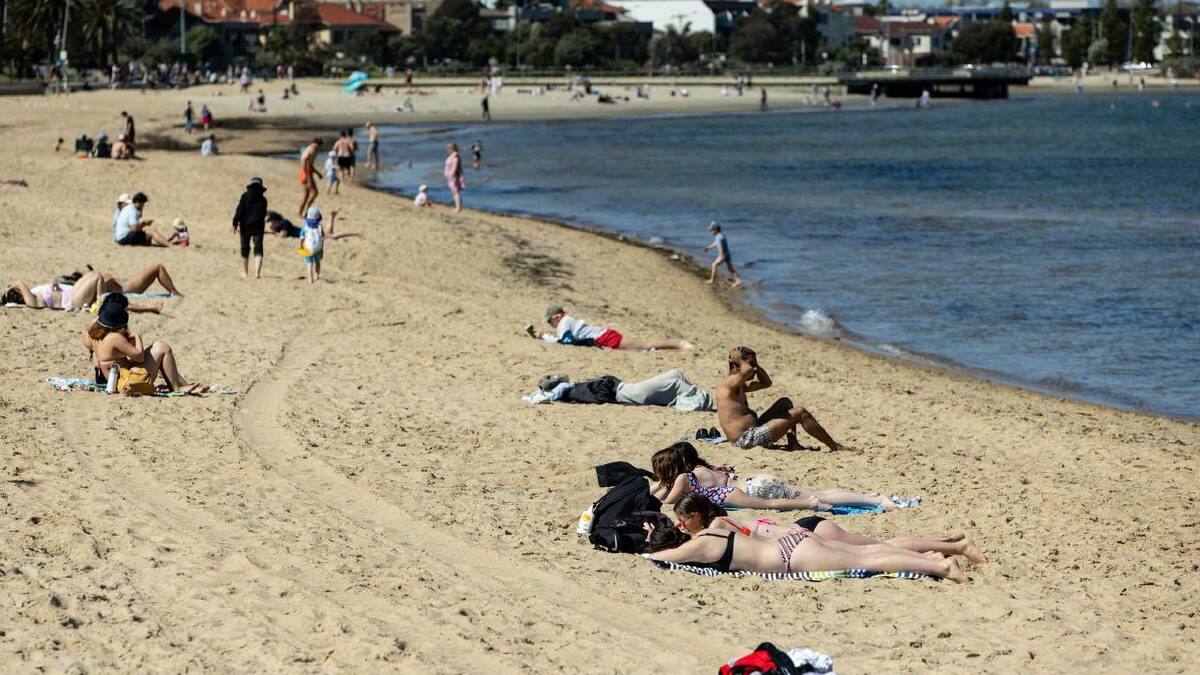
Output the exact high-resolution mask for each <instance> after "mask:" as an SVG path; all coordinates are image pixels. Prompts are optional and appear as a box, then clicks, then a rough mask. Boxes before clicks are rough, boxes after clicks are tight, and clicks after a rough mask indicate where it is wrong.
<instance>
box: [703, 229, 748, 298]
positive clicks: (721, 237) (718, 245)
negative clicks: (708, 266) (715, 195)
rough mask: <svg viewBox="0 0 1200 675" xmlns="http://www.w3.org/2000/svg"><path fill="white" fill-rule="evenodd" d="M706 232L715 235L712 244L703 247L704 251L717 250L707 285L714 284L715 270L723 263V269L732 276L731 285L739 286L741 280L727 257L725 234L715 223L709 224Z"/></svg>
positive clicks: (731, 259)
mask: <svg viewBox="0 0 1200 675" xmlns="http://www.w3.org/2000/svg"><path fill="white" fill-rule="evenodd" d="M708 231H709V232H711V233H712V234H713V235H715V238H714V239H713V242H712V243H711V244H709V245H708V246H705V247H704V250H705V251H711V250H712V249H714V248H715V249H717V259H716V260H714V261H713V264H712V272H711V273H710V274H709V275H708V283H710V284H711V283H714V282H716V280H717V269H719V268H720V267H721V263H725V267H727V268H728V269H729V273H730V274H731V275H733V285H734V286H735V287H736V286H741V285H742V278H741V277H740V276H738V273H737V270H735V269H733V258H732V257H731V256H730V255H729V240H728V239H726V238H725V234H724V233H723V232H721V226H720V225H718V224H717V223H715V222H713V223H709V225H708Z"/></svg>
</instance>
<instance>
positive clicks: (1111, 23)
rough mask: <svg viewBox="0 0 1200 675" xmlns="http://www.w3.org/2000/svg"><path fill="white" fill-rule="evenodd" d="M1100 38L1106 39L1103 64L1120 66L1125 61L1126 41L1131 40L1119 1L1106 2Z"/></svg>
mask: <svg viewBox="0 0 1200 675" xmlns="http://www.w3.org/2000/svg"><path fill="white" fill-rule="evenodd" d="M1100 37H1102V38H1104V44H1105V50H1104V61H1103V63H1107V64H1111V65H1114V66H1115V65H1118V64H1120V63H1121V62H1122V61H1124V60H1125V41H1126V40H1127V39H1128V38H1129V31H1128V26H1127V24H1126V23H1125V18H1124V17H1123V16H1121V10H1120V8H1118V7H1117V0H1105V2H1104V11H1102V12H1101V13H1100Z"/></svg>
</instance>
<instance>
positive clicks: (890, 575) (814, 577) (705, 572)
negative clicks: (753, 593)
mask: <svg viewBox="0 0 1200 675" xmlns="http://www.w3.org/2000/svg"><path fill="white" fill-rule="evenodd" d="M647 560H650V562H651V563H652V564H653V565H654V566H655V567H658V568H661V569H664V570H670V571H673V572H691V573H692V574H698V575H700V576H702V577H733V578H735V579H736V578H741V577H758V578H761V579H766V580H767V581H828V580H829V579H871V578H876V577H878V578H884V579H932V580H934V581H937V580H938V579H937V578H936V577H931V576H929V575H928V574H920V573H918V572H876V571H875V570H833V571H829V572H746V571H743V570H739V571H736V572H721V571H718V570H714V569H711V568H708V567H697V566H695V565H683V564H680V563H673V562H666V561H664V560H651V559H650V558H647Z"/></svg>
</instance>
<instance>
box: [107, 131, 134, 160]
mask: <svg viewBox="0 0 1200 675" xmlns="http://www.w3.org/2000/svg"><path fill="white" fill-rule="evenodd" d="M112 158H113V159H132V158H133V148H132V147H131V146H130V145H129V143H127V142H125V134H118V135H117V142H116V143H113V145H112Z"/></svg>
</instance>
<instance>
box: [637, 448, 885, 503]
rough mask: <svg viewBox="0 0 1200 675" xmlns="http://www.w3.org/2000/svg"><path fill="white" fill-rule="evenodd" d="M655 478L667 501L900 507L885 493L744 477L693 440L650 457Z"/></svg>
mask: <svg viewBox="0 0 1200 675" xmlns="http://www.w3.org/2000/svg"><path fill="white" fill-rule="evenodd" d="M650 467H651V469H652V470H653V473H654V480H656V481H657V482H658V484H657V485H655V486H653V488H652V489H651V492H653V493H654V496H655V497H658V499H659V500H660V501H662V503H664V504H674V503H675V502H677V501H679V499H680V498H682V497H683V496H684V495H686V494H688V493H696V494H699V495H701V496H702V497H704V498H706V499H708V500H709V501H711V502H712V503H714V504H716V505H717V506H722V505H724V504H729V505H730V506H737V507H739V508H749V509H773V510H777V511H791V510H794V509H812V510H814V511H828V510H830V509H831V508H833V507H834V506H851V505H871V506H881V507H883V509H884V510H885V511H890V510H892V509H896V508H899V507H898V506H897V504H896V503H895V502H894V501H892V500H891V499H888V498H886V497H883V496H880V495H877V494H862V493H858V492H850V491H848V490H841V489H836V488H835V489H830V490H813V489H811V488H805V487H799V486H793V485H789V484H788V483H787V481H785V480H783V479H782V478H779V477H778V476H773V475H771V474H756V475H753V476H747V477H746V478H744V479H743V478H740V477H738V475H737V474H736V473H735V472H734V471H733V469H732V468H730V467H714V466H712V465H711V464H709V463H708V462H705V461H704V460H703V459H701V458H700V456H699V455H698V454H697V452H696V448H694V447H693V446H692V444H691V443H685V442H680V443H676V444H674V445H672V446H671V447H669V448H663V449H662V450H659V451H658V452H656V453H654V455H653V456H652V457H651V458H650Z"/></svg>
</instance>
